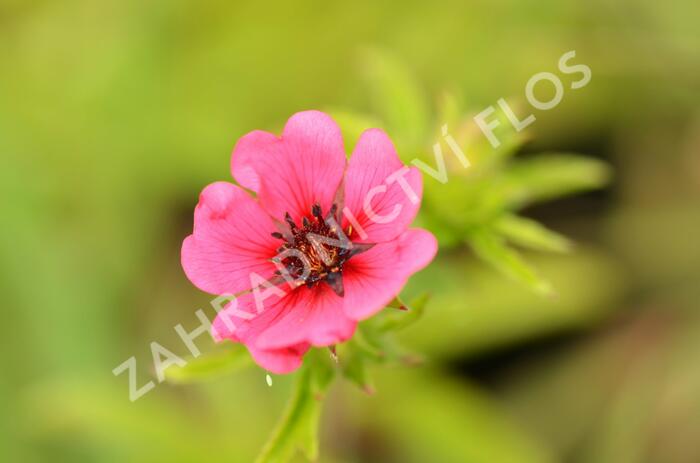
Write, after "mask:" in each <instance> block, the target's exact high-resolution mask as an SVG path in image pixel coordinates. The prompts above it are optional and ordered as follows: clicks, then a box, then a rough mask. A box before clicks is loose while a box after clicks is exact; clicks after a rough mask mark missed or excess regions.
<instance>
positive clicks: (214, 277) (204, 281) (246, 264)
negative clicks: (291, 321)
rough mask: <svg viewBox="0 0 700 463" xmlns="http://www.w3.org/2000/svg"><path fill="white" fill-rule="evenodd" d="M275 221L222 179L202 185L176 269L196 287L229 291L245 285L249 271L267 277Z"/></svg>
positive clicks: (274, 243) (247, 285)
mask: <svg viewBox="0 0 700 463" xmlns="http://www.w3.org/2000/svg"><path fill="white" fill-rule="evenodd" d="M274 230H275V226H274V224H273V222H272V220H271V219H270V217H269V216H268V215H267V214H266V213H265V211H263V209H262V208H261V207H260V206H259V205H258V203H257V202H256V201H255V200H254V199H253V198H251V197H250V195H248V193H246V192H245V191H244V190H242V189H241V188H239V187H237V186H235V185H233V184H231V183H226V182H216V183H212V184H211V185H208V186H207V187H206V188H205V189H204V191H202V193H201V195H200V197H199V204H198V205H197V207H196V209H195V211H194V232H193V233H192V234H191V235H190V236H188V237H187V238H186V239H185V241H184V242H183V243H182V255H181V259H182V268H183V269H184V270H185V274H187V277H188V278H189V279H190V281H192V283H194V285H195V286H197V287H198V288H199V289H201V290H203V291H206V292H208V293H212V294H233V293H237V292H240V291H244V290H246V289H249V288H250V287H251V282H250V275H251V273H252V272H255V273H257V274H258V275H260V276H261V277H262V278H265V279H267V278H270V277H271V276H272V274H273V272H274V271H275V266H274V264H272V263H271V262H270V261H269V259H271V258H272V257H273V256H274V255H275V254H276V248H277V246H278V245H279V241H278V240H276V239H275V238H273V237H272V236H271V235H270V233H271V232H272V231H274Z"/></svg>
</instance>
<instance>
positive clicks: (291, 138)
mask: <svg viewBox="0 0 700 463" xmlns="http://www.w3.org/2000/svg"><path fill="white" fill-rule="evenodd" d="M344 169H345V148H344V146H343V138H342V136H341V133H340V129H339V128H338V125H337V124H336V123H335V122H334V121H333V119H331V118H330V116H328V115H326V114H324V113H322V112H319V111H304V112H300V113H296V114H295V115H293V116H292V117H291V118H290V119H289V120H288V121H287V124H286V125H285V127H284V131H283V133H282V137H281V138H277V137H275V136H274V135H272V134H269V133H267V132H261V131H255V132H251V133H249V134H248V135H246V136H244V137H243V138H241V139H240V140H239V141H238V143H237V144H236V147H235V148H234V150H233V155H232V157H231V171H232V174H233V177H234V178H235V179H236V181H237V182H238V183H240V184H241V185H243V186H244V187H246V188H249V189H251V190H253V191H255V192H257V193H258V199H259V201H260V204H261V205H262V206H263V207H264V208H265V209H266V210H267V211H268V212H269V213H270V215H272V216H273V217H275V218H277V219H279V220H283V219H284V214H285V213H286V212H289V213H290V214H291V216H292V218H293V219H294V220H296V221H299V220H300V219H301V217H302V216H305V215H307V216H308V215H310V209H311V206H312V205H313V204H314V203H315V202H318V203H319V204H320V205H321V207H322V208H323V210H324V211H327V210H328V208H330V205H331V203H332V201H333V198H334V196H335V193H336V190H337V189H338V186H339V185H340V182H341V180H342V178H343V172H344Z"/></svg>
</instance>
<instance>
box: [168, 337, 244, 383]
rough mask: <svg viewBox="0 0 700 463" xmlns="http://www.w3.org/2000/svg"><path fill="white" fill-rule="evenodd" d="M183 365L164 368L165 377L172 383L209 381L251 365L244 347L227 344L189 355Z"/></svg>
mask: <svg viewBox="0 0 700 463" xmlns="http://www.w3.org/2000/svg"><path fill="white" fill-rule="evenodd" d="M186 361H187V364H186V365H185V366H183V367H179V366H177V365H173V366H171V367H170V368H168V369H167V370H165V379H167V380H168V381H170V382H173V383H191V382H198V381H210V380H213V379H217V378H220V377H222V376H225V375H227V374H230V373H233V372H235V371H238V370H240V369H243V368H245V367H247V366H250V365H252V361H251V359H250V355H249V354H248V352H247V351H246V349H245V347H243V346H241V345H236V344H229V345H226V346H225V347H223V348H221V349H218V350H215V351H213V352H208V353H204V354H201V355H200V356H199V357H197V358H194V357H189V358H187V359H186Z"/></svg>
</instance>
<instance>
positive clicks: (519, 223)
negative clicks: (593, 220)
mask: <svg viewBox="0 0 700 463" xmlns="http://www.w3.org/2000/svg"><path fill="white" fill-rule="evenodd" d="M494 229H495V230H496V231H497V232H498V233H500V234H501V235H502V236H503V237H504V238H506V239H507V240H508V241H509V242H511V243H513V244H516V245H519V246H522V247H525V248H529V249H534V250H536V251H549V252H568V251H570V250H571V241H570V240H569V239H568V238H567V237H565V236H564V235H561V234H559V233H557V232H555V231H553V230H550V229H548V228H547V227H545V226H544V225H542V224H541V223H539V222H537V221H535V220H532V219H527V218H525V217H519V216H517V215H514V214H506V215H503V216H502V217H499V218H498V219H497V220H496V221H495V223H494Z"/></svg>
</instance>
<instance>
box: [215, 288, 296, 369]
mask: <svg viewBox="0 0 700 463" xmlns="http://www.w3.org/2000/svg"><path fill="white" fill-rule="evenodd" d="M253 297H254V296H253V294H252V293H247V294H245V295H243V296H239V297H238V298H237V299H235V300H233V301H232V302H230V303H229V304H227V305H226V307H224V309H223V310H221V311H220V312H219V313H218V314H217V316H216V318H215V319H214V322H213V324H212V330H211V331H212V337H213V338H214V340H215V341H217V342H221V341H223V340H225V339H229V340H231V341H233V342H240V343H243V344H244V345H245V346H246V348H247V349H248V351H249V352H250V354H251V356H252V357H253V360H255V362H256V363H257V364H258V365H260V366H261V367H263V368H264V369H266V370H268V371H270V372H272V373H276V374H284V373H290V372H292V371H294V370H296V369H297V368H299V366H300V365H301V363H302V360H303V356H304V354H305V353H306V351H307V350H309V347H310V346H309V344H308V343H297V344H292V345H289V346H284V347H280V348H275V349H260V348H258V347H256V345H255V341H256V340H257V338H258V336H260V333H261V332H262V331H264V330H265V329H267V327H268V326H269V324H270V323H271V322H273V321H274V320H275V319H276V318H277V317H279V316H280V309H281V308H283V306H282V305H272V306H271V308H270V310H263V311H262V312H260V313H259V314H258V313H257V311H256V310H255V303H254V299H253ZM265 300H266V301H267V300H268V299H265ZM270 300H274V301H278V300H279V299H278V298H276V297H275V296H272V297H271V298H270Z"/></svg>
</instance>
